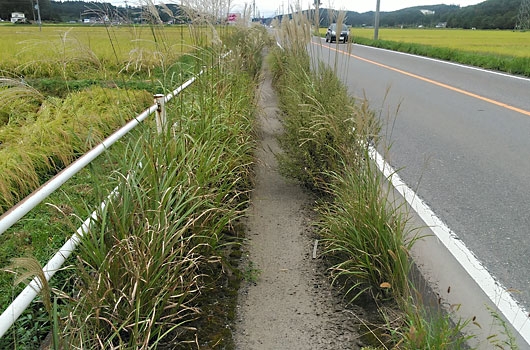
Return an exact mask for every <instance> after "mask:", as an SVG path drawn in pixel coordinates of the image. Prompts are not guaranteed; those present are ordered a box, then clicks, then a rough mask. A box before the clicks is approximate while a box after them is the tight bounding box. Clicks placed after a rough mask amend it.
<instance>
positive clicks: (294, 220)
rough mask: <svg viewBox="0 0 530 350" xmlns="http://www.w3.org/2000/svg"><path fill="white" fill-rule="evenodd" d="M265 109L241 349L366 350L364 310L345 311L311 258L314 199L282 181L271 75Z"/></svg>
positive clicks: (239, 324)
mask: <svg viewBox="0 0 530 350" xmlns="http://www.w3.org/2000/svg"><path fill="white" fill-rule="evenodd" d="M260 107H261V110H262V113H261V116H260V120H259V125H260V129H261V130H260V137H259V139H260V140H259V144H258V148H257V151H256V167H255V172H256V179H255V190H254V192H253V193H252V196H251V200H250V203H251V204H250V210H249V215H248V217H247V219H246V226H247V238H246V240H245V243H244V247H243V248H244V251H245V252H246V253H247V255H248V256H247V258H246V262H244V263H245V264H247V266H248V268H247V275H248V276H249V277H251V278H250V279H251V280H250V281H248V282H247V283H246V285H245V286H243V287H242V288H241V290H240V294H239V299H238V315H237V321H236V325H235V328H236V329H235V332H234V340H235V343H236V349H240V350H258V349H285V350H289V349H297V350H300V349H334V350H337V349H339V350H340V349H359V348H360V347H361V341H360V339H359V336H358V332H357V327H356V326H355V324H357V323H358V321H357V317H356V316H355V315H357V316H360V317H362V314H363V310H362V309H360V308H358V309H356V308H354V309H355V311H352V309H351V307H350V309H349V310H346V309H345V308H344V305H343V302H342V300H340V299H339V298H337V297H335V296H334V295H333V291H332V289H331V288H330V286H329V282H328V280H327V279H326V278H325V276H324V274H323V267H322V266H321V265H322V263H321V261H320V260H319V259H313V258H312V254H313V244H314V238H313V237H312V231H311V228H310V225H309V224H310V222H309V214H310V212H309V210H310V209H309V208H310V204H311V196H310V195H309V194H306V193H305V192H304V191H303V190H302V188H300V186H298V185H297V184H296V183H293V182H289V181H288V180H286V179H285V178H283V177H282V176H281V175H280V174H279V173H278V169H277V162H276V159H275V156H274V154H275V153H277V152H280V149H279V146H278V143H277V140H276V137H277V135H278V134H279V133H281V132H282V125H281V122H280V120H279V110H278V100H277V96H276V95H275V92H274V91H273V88H272V86H271V75H270V72H269V71H268V69H267V68H266V67H265V69H264V80H263V83H262V86H261V89H260ZM252 277H254V278H255V281H252V279H253V278H252ZM354 314H355V315H354Z"/></svg>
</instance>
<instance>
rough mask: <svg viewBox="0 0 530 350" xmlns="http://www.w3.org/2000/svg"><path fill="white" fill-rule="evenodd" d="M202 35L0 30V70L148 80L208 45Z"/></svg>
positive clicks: (188, 31) (132, 29) (141, 29)
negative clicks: (119, 75)
mask: <svg viewBox="0 0 530 350" xmlns="http://www.w3.org/2000/svg"><path fill="white" fill-rule="evenodd" d="M207 33H208V31H207V30H202V29H201V28H200V27H197V26H194V27H188V26H165V27H152V26H111V27H105V26H82V25H76V26H65V25H46V26H43V27H42V30H39V27H37V26H13V25H0V37H1V38H2V40H0V52H1V54H0V55H1V61H0V70H1V71H3V72H6V71H7V72H15V73H16V74H19V75H24V76H38V77H41V78H42V77H46V76H56V75H59V76H61V77H63V78H64V77H66V78H76V79H80V78H86V77H92V78H93V77H94V74H95V73H97V74H98V76H100V75H102V74H109V73H115V72H120V73H129V74H132V73H138V72H139V71H143V72H145V73H147V74H148V75H151V74H152V73H153V72H152V70H153V69H155V68H157V67H160V66H161V65H164V64H165V65H170V64H171V63H173V62H174V61H175V60H176V59H177V58H178V57H179V56H181V55H183V54H186V53H189V52H192V51H194V50H195V49H196V47H197V46H200V45H201V44H204V43H207V42H209V41H210V40H209V37H211V35H209V34H207ZM80 68H81V69H80ZM58 69H59V70H58Z"/></svg>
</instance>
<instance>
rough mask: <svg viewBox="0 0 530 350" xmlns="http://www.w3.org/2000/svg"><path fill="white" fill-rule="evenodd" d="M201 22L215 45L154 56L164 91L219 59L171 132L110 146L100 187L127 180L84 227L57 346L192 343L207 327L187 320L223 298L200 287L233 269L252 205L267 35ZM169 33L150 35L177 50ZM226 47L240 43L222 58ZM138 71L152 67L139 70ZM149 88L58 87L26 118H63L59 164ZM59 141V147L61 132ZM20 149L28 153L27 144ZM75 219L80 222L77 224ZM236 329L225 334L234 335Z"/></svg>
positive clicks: (173, 120)
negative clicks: (180, 59)
mask: <svg viewBox="0 0 530 350" xmlns="http://www.w3.org/2000/svg"><path fill="white" fill-rule="evenodd" d="M205 28H207V30H208V31H209V32H206V29H205ZM195 30H196V33H198V34H197V35H198V37H200V38H199V39H198V40H201V41H200V42H201V43H205V44H206V45H207V47H202V48H201V47H199V46H196V45H193V49H194V50H195V51H194V53H193V55H190V56H189V57H190V58H191V59H189V60H187V61H186V63H184V64H174V62H173V60H172V58H171V57H169V56H167V59H166V57H161V56H157V57H158V63H159V65H158V66H157V67H155V68H154V69H153V71H156V72H155V73H156V77H155V78H154V79H156V80H157V81H158V83H159V84H160V88H161V90H162V91H164V92H167V91H169V90H171V88H173V86H174V85H175V84H176V83H177V82H178V81H179V80H180V79H182V77H183V76H185V75H186V74H189V72H187V71H184V68H190V70H191V71H192V72H198V71H199V70H201V69H203V68H204V67H205V66H213V67H212V69H210V70H208V71H207V73H206V74H203V75H202V76H201V77H200V78H199V79H198V80H197V81H196V84H195V85H194V86H193V87H192V88H189V89H188V90H186V91H185V92H183V93H182V94H181V95H180V96H178V97H177V98H176V99H174V101H175V102H173V103H171V104H169V105H168V108H169V110H168V118H169V122H168V128H167V131H166V133H164V134H162V135H157V134H154V132H153V130H155V128H154V125H145V126H144V127H141V128H140V129H141V130H139V131H137V132H136V133H135V135H133V136H131V137H130V138H128V140H129V141H130V142H125V143H124V144H117V145H115V146H113V148H112V149H115V151H112V149H111V151H110V153H109V155H108V157H109V159H108V161H107V162H106V164H107V165H108V166H112V167H113V168H114V171H113V172H112V173H111V175H110V176H109V177H108V178H103V179H102V180H99V181H101V182H99V183H98V182H96V183H95V185H94V187H95V188H96V189H97V188H102V189H103V188H108V186H109V183H111V184H113V185H116V186H117V187H118V192H119V196H117V197H116V198H114V199H113V200H112V201H110V202H109V203H108V205H107V206H106V207H105V208H104V209H102V210H100V211H99V212H98V220H97V221H95V222H94V225H95V227H94V229H93V230H91V232H90V233H86V235H85V236H84V237H83V243H82V247H81V249H80V252H79V255H78V256H77V257H76V260H72V261H70V264H71V267H70V269H69V270H70V272H71V273H72V276H73V277H71V278H69V279H68V281H69V282H68V285H67V289H64V290H62V291H60V292H59V291H56V292H57V293H58V295H59V297H60V300H59V301H58V302H57V303H56V304H55V305H56V306H57V307H56V308H55V309H54V310H52V312H53V313H56V314H57V315H58V316H60V317H59V318H58V317H55V316H54V317H53V321H54V322H55V324H57V325H58V326H57V327H56V328H55V329H56V331H54V334H55V335H56V336H57V337H56V338H60V339H59V340H56V341H55V346H60V347H64V348H115V347H125V348H148V347H153V348H156V347H167V348H175V347H186V346H187V345H185V344H187V343H188V342H192V343H194V342H195V341H196V338H197V332H198V331H197V330H194V329H193V327H194V326H193V325H194V324H196V322H194V323H190V322H192V321H196V320H197V319H201V317H205V316H203V315H202V312H203V311H202V310H201V308H202V307H204V308H205V309H206V310H208V308H212V307H213V306H212V305H214V304H215V303H216V302H215V300H214V299H212V298H202V297H201V298H198V297H199V296H202V295H208V293H212V290H214V291H215V288H216V283H218V282H216V281H217V280H218V279H222V278H227V277H226V275H225V274H226V273H228V272H227V271H230V270H231V269H232V267H230V266H229V262H228V260H227V259H226V257H225V256H224V251H225V250H226V249H227V245H231V244H233V242H231V241H230V239H227V238H226V237H225V235H226V233H230V232H231V231H234V228H233V226H234V225H236V224H237V221H238V219H239V217H240V216H241V215H242V213H243V210H244V209H245V207H246V202H247V198H248V191H249V189H250V167H251V164H252V150H253V147H254V141H253V140H254V138H253V115H254V112H255V88H256V86H257V80H256V79H258V78H259V73H258V72H259V70H260V66H259V65H260V62H261V61H260V60H254V61H253V60H252V58H256V57H258V54H261V52H262V50H263V48H264V46H265V45H266V44H267V40H265V38H267V37H268V36H267V34H266V32H265V31H264V29H256V28H246V29H242V32H245V31H246V35H239V36H234V37H233V38H232V39H231V40H229V41H225V42H224V43H223V42H214V40H211V39H212V38H217V39H218V40H224V37H223V33H218V32H217V28H216V27H214V26H212V25H211V24H207V25H206V27H205V26H202V25H201V26H200V28H195ZM223 31H226V33H228V32H231V31H232V30H224V29H223ZM109 33H110V31H109ZM167 34H168V33H165V32H164V30H162V29H161V28H160V27H156V28H153V33H152V35H153V40H152V41H153V43H154V46H155V47H157V48H158V51H159V52H160V55H164V53H167V52H172V50H173V49H174V47H173V43H171V40H170V37H169V36H167ZM111 35H112V33H111ZM208 40H211V42H208ZM225 44H226V46H225ZM189 46H190V47H191V45H189ZM228 49H230V50H232V54H231V55H229V56H227V57H226V58H225V59H224V60H220V59H219V57H220V55H221V54H224V53H225V52H226V51H227V50H228ZM155 56H156V55H155ZM153 57H154V56H153ZM103 61H104V60H103ZM131 62H132V61H131ZM138 62H140V61H138ZM140 64H144V63H143V61H142V63H140ZM153 67H154V66H153ZM135 70H136V68H135ZM126 71H127V70H126V69H125V70H124V71H123V72H126ZM131 76H134V77H135V78H138V77H139V76H142V77H145V75H143V74H137V73H136V72H133V73H132V74H131ZM153 76H154V75H153ZM101 90H103V91H104V93H103V95H105V96H108V97H111V96H112V97H116V96H114V94H117V95H118V96H119V97H120V98H119V105H118V104H117V103H115V104H114V105H112V107H111V108H109V109H108V110H107V107H105V106H106V105H108V104H105V103H103V102H108V101H99V100H100V98H103V97H102V96H100V95H99V94H98V93H97V91H101ZM149 95H150V94H149ZM149 95H146V94H145V92H135V91H123V90H118V91H116V92H115V91H113V90H110V89H101V88H99V87H97V88H96V87H94V88H91V89H88V90H83V91H81V92H74V91H72V92H70V93H69V94H68V95H67V98H66V99H67V100H66V101H64V102H63V101H61V100H60V99H59V98H47V99H45V100H44V101H43V102H41V103H42V104H41V105H40V109H39V113H41V114H39V115H38V118H37V121H36V122H33V123H28V124H27V125H24V128H26V129H27V130H33V131H36V130H42V129H43V128H44V127H45V126H48V124H46V123H45V121H46V122H49V123H51V124H53V125H50V126H53V127H57V126H65V128H64V130H65V131H64V132H59V133H58V135H59V139H64V141H65V142H64V144H65V147H66V148H67V149H66V151H68V150H73V153H71V152H70V153H69V152H66V151H65V150H62V152H61V153H60V154H57V155H54V154H53V153H52V156H51V157H52V159H48V162H49V165H50V168H45V169H55V167H58V166H59V165H60V163H61V162H62V161H63V160H62V159H61V158H60V157H66V158H67V159H66V158H65V159H66V160H68V161H69V160H70V157H71V154H73V156H76V155H79V154H81V153H83V152H84V148H83V147H84V146H88V145H91V144H93V142H95V141H96V140H98V139H99V138H100V137H101V135H103V134H104V133H106V132H107V131H109V130H111V131H112V130H113V129H115V128H116V126H112V125H107V124H110V120H107V119H106V118H108V117H111V115H113V114H114V117H117V118H119V120H120V122H123V121H124V120H125V119H126V116H127V115H129V113H128V112H126V111H124V108H125V107H127V106H129V103H130V104H131V105H132V106H137V105H143V103H144V101H147V100H144V99H143V96H149ZM146 99H147V97H146ZM148 99H149V100H150V99H151V97H149V98H148ZM111 100H113V99H111ZM114 101H115V102H116V101H117V100H114ZM52 102H53V103H52ZM134 103H137V104H134ZM94 105H98V106H100V107H98V108H94ZM133 108H134V107H133ZM72 114H79V115H81V114H82V115H83V116H84V117H85V118H79V119H78V118H76V117H77V115H75V116H72ZM135 114H136V113H135ZM87 116H89V117H90V118H86V117H87ZM41 117H42V118H41ZM40 119H42V125H40V126H41V128H39V129H37V128H36V126H35V124H37V123H39V120H40ZM24 128H17V129H15V128H10V125H9V123H8V125H7V126H6V128H5V129H4V130H5V131H4V134H3V135H5V136H6V137H5V139H6V140H8V138H9V139H10V140H15V139H16V138H19V139H20V138H21V136H20V135H23V134H24V133H25V132H24V131H23V130H24ZM32 128H33V129H32ZM51 130H52V129H51V128H50V132H49V133H48V134H44V133H43V132H40V133H38V134H37V135H35V133H34V132H32V133H30V132H29V131H28V132H27V133H28V135H29V134H31V135H35V136H34V138H33V139H37V140H39V141H42V140H46V139H47V138H50V139H52V137H53V135H55V134H56V133H55V130H56V129H53V130H54V131H53V132H51ZM59 130H63V129H59ZM83 130H84V131H85V132H84V133H83ZM28 137H29V136H28ZM134 140H136V141H134ZM66 141H67V142H66ZM76 142H78V143H76ZM53 144H54V146H58V147H59V146H60V145H59V143H58V140H56V139H54V142H53ZM55 144H57V145H55ZM61 145H62V144H61ZM61 147H62V146H61ZM116 147H118V148H117V149H116ZM47 150H49V147H48V149H47ZM6 154H7V153H6ZM22 154H23V156H24V157H28V155H27V150H26V152H25V153H22ZM7 155H8V156H11V155H10V152H9V154H7ZM45 159H46V158H45ZM29 164H33V163H29ZM46 165H48V164H46ZM37 173H38V172H37ZM37 177H39V180H40V176H37ZM24 184H26V182H24ZM15 185H16V184H15ZM11 187H16V186H14V185H13V186H11ZM9 190H11V188H10V189H9ZM65 191H68V190H65ZM74 191H75V189H74ZM103 192H104V191H103V190H101V193H102V194H103ZM13 195H14V194H13ZM103 197H104V195H103V196H102V198H103ZM76 198H77V200H79V199H78V197H76ZM88 205H90V204H89V203H87V206H88ZM73 215H75V214H73ZM73 217H75V216H71V218H73ZM75 226H78V224H77V223H75V222H72V223H71V227H75ZM231 234H232V233H231ZM213 273H216V274H218V275H212V274H213ZM43 297H44V296H43ZM199 299H200V302H199ZM209 303H211V304H212V305H208V304H209ZM226 312H228V311H226ZM57 321H58V322H57ZM11 335H12V338H11V340H12V341H13V342H10V341H9V339H7V340H5V342H4V339H2V341H1V342H0V344H4V345H5V344H10V345H13V344H14V346H18V347H20V346H23V345H22V344H20V343H17V339H20V337H19V336H17V335H16V334H11ZM11 335H10V337H11ZM226 337H228V336H226ZM228 338H229V337H228ZM228 338H227V339H223V340H222V342H226V343H227V344H229V342H230V339H228ZM227 346H229V345H227Z"/></svg>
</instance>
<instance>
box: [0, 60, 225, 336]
mask: <svg viewBox="0 0 530 350" xmlns="http://www.w3.org/2000/svg"><path fill="white" fill-rule="evenodd" d="M226 55H227V54H226ZM226 55H224V56H223V58H224V57H225V56H226ZM204 71H205V69H202V70H201V71H200V72H199V74H197V76H195V77H193V78H191V79H189V80H188V81H186V82H185V83H184V84H182V85H181V86H179V87H178V88H177V89H175V90H173V91H172V92H171V93H169V94H167V95H166V96H164V95H155V96H154V97H155V104H154V105H152V106H151V107H149V108H148V109H146V110H145V111H144V112H142V113H141V114H139V115H138V116H136V117H135V118H134V119H133V120H131V121H130V122H128V123H127V124H126V125H125V126H123V127H122V128H121V129H119V130H118V131H116V132H115V133H114V134H112V135H111V136H109V137H108V138H106V139H105V140H104V141H103V142H101V143H100V144H99V145H98V146H96V147H95V148H93V149H92V150H91V151H89V152H88V153H86V154H85V155H83V156H82V157H81V158H79V159H78V160H76V161H75V162H74V163H72V164H71V165H70V166H68V167H67V168H65V169H64V170H63V171H61V172H60V173H59V174H57V175H56V176H54V177H53V178H52V179H51V180H50V181H48V182H47V183H45V184H44V185H43V186H41V187H40V188H39V189H38V190H37V191H35V192H33V193H32V194H31V195H29V196H28V197H26V198H25V199H24V200H23V201H22V202H20V203H19V204H17V205H16V206H15V207H13V208H12V209H11V210H9V211H8V212H6V213H5V214H4V215H2V216H0V235H1V234H2V233H4V232H5V231H6V230H7V229H9V228H10V227H11V226H13V225H14V224H15V223H16V222H17V221H18V220H20V219H21V218H22V217H23V216H24V215H26V214H27V213H28V212H29V211H31V210H32V209H33V208H35V207H36V206H37V205H38V204H40V203H41V202H42V201H43V200H44V199H46V198H47V197H48V196H49V195H50V194H51V193H53V192H54V191H55V190H57V189H58V188H59V187H60V186H61V185H63V184H64V183H65V182H66V181H67V180H68V179H70V178H71V177H72V176H74V175H75V174H76V173H78V172H79V171H80V170H81V169H83V168H84V167H85V166H87V165H88V164H89V163H90V162H92V161H93V160H94V159H96V158H97V157H98V156H99V155H100V154H102V153H103V152H104V151H105V150H107V149H108V148H109V147H110V146H112V145H113V144H114V143H115V142H116V141H118V140H119V139H120V138H122V137H123V136H125V135H126V134H127V133H128V132H129V131H131V130H132V129H134V128H135V127H136V126H137V125H139V124H140V123H141V122H142V121H144V120H145V119H146V118H147V117H148V116H150V115H151V114H153V113H154V112H157V115H156V119H157V130H158V132H159V133H160V132H162V130H164V128H165V127H166V125H165V124H166V119H165V109H164V108H165V103H166V102H169V101H170V100H171V99H172V98H173V97H175V96H177V95H178V94H179V93H181V92H182V91H183V90H184V89H186V88H187V87H189V86H190V85H191V84H193V82H194V81H195V80H196V79H197V78H198V77H199V76H201V75H202V74H203V73H204ZM117 195H118V193H117V189H114V191H112V192H111V194H109V196H108V197H107V199H106V200H105V201H103V202H102V203H101V204H100V209H103V208H105V206H106V204H107V201H108V200H110V199H112V197H114V196H117ZM96 213H97V210H95V211H94V212H93V213H92V215H91V216H90V217H89V218H87V219H86V220H85V221H84V222H83V224H82V225H81V227H79V228H78V229H77V232H76V233H75V234H74V235H73V236H72V237H71V238H70V239H69V240H68V241H67V242H66V243H65V244H64V245H63V246H62V248H61V249H60V250H59V251H58V252H57V253H56V254H55V255H54V256H53V257H52V258H51V259H50V261H49V262H48V263H47V264H46V265H45V266H44V267H43V269H42V270H43V272H44V276H45V277H46V281H49V280H50V279H51V278H52V276H53V275H54V274H55V273H56V272H57V271H58V270H59V269H60V268H61V266H62V265H63V264H64V262H65V261H66V259H68V257H69V256H70V255H71V253H72V252H73V251H74V249H75V248H76V247H77V245H78V244H79V242H80V241H81V238H82V236H83V234H85V233H87V232H89V230H90V226H91V223H92V222H93V220H95V219H96ZM42 287H43V286H42V282H41V281H40V280H39V278H37V277H35V278H34V279H33V280H32V281H31V282H30V283H29V284H28V286H27V287H26V288H25V289H24V290H23V291H22V292H21V293H20V294H19V295H18V296H17V297H16V298H15V300H14V301H13V302H12V303H11V305H9V306H8V307H7V309H6V310H5V311H4V312H3V313H2V315H0V338H1V337H2V336H3V335H4V334H5V332H7V330H8V329H9V328H10V327H11V326H12V325H13V324H14V323H15V321H16V320H17V319H18V317H19V316H20V315H21V314H22V313H23V312H24V310H26V308H27V307H28V306H29V304H30V303H31V302H32V301H33V299H35V297H36V296H37V294H39V292H40V291H41V290H42Z"/></svg>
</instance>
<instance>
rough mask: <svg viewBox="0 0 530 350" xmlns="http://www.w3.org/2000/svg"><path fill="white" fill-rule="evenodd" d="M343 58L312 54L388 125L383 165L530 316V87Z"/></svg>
mask: <svg viewBox="0 0 530 350" xmlns="http://www.w3.org/2000/svg"><path fill="white" fill-rule="evenodd" d="M337 50H348V46H347V45H336V44H333V45H329V44H325V43H323V42H322V45H321V46H320V43H319V44H317V45H312V51H313V54H317V56H320V58H321V59H323V60H324V61H326V62H330V64H332V65H335V66H336V67H337V68H338V75H339V77H341V78H342V79H343V81H344V82H345V83H346V85H347V86H348V87H349V89H350V92H351V93H353V94H354V95H356V96H358V97H359V98H362V97H363V96H366V98H367V99H368V101H369V103H370V106H371V108H372V109H374V110H376V111H379V112H380V113H381V117H382V118H384V119H385V120H386V121H387V122H386V126H385V128H384V129H383V134H386V136H387V138H388V140H389V142H390V143H391V150H390V152H389V157H387V161H388V162H389V163H391V164H392V166H393V167H394V168H395V169H399V174H400V176H401V177H402V179H403V180H404V181H405V182H406V183H407V184H408V185H409V187H411V188H413V189H415V190H416V192H417V193H418V195H419V196H420V197H421V198H422V199H423V200H424V201H425V202H426V203H427V204H428V205H429V206H430V207H431V208H432V209H433V211H434V212H435V213H436V214H437V215H438V217H440V218H441V219H442V220H443V221H444V222H445V223H446V224H447V225H448V226H449V227H450V228H451V229H452V230H453V231H454V232H455V233H456V234H457V235H458V236H459V238H460V239H462V240H463V241H464V243H465V244H466V245H467V247H469V248H470V250H471V251H472V252H473V253H474V254H475V255H476V256H477V257H478V259H479V260H480V261H481V262H483V263H484V265H485V266H486V267H487V269H488V270H489V271H490V273H491V274H492V275H493V276H494V277H495V278H497V279H498V280H499V281H500V282H501V283H502V284H503V285H504V286H505V287H506V288H507V289H509V290H512V291H513V292H514V293H513V297H514V298H515V299H517V300H518V301H519V302H521V303H522V305H523V306H525V308H526V309H527V310H529V309H530V80H529V79H526V78H519V77H514V76H509V75H506V74H496V73H493V72H487V71H484V70H479V69H474V68H470V67H463V66H459V65H455V64H450V63H444V62H440V61H436V60H431V59H426V58H420V57H416V56H411V55H406V54H401V53H397V52H391V51H386V50H380V49H375V48H370V47H364V46H358V45H355V46H353V48H351V52H346V53H341V54H340V55H338V56H337V55H336V52H337ZM396 111H397V113H396ZM441 263H443V262H441Z"/></svg>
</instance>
